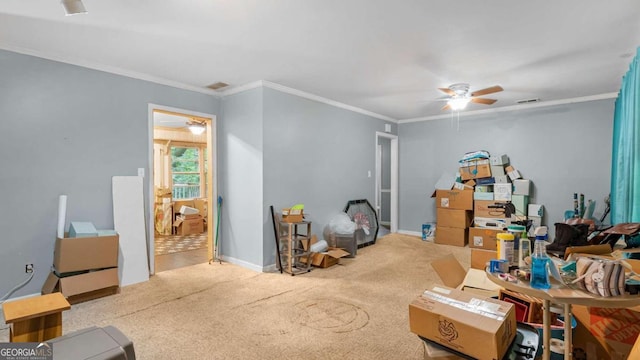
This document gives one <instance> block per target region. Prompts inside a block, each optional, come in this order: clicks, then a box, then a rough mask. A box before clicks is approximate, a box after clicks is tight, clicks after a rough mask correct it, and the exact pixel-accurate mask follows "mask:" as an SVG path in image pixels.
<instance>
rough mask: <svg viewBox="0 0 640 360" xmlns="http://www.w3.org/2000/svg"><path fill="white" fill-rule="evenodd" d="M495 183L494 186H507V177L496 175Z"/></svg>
mask: <svg viewBox="0 0 640 360" xmlns="http://www.w3.org/2000/svg"><path fill="white" fill-rule="evenodd" d="M494 179H495V181H494V182H495V183H496V184H508V183H509V177H508V176H507V175H496V176H495V178H494Z"/></svg>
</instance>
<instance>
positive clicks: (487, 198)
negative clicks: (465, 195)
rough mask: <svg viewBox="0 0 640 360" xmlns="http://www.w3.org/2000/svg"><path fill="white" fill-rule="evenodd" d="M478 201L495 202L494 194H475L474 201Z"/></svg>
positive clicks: (477, 192)
mask: <svg viewBox="0 0 640 360" xmlns="http://www.w3.org/2000/svg"><path fill="white" fill-rule="evenodd" d="M478 200H485V201H493V192H479V191H476V192H474V193H473V201H474V202H476V201H478Z"/></svg>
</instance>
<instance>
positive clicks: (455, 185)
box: [453, 182, 473, 190]
mask: <svg viewBox="0 0 640 360" xmlns="http://www.w3.org/2000/svg"><path fill="white" fill-rule="evenodd" d="M453 188H454V189H456V190H467V189H468V190H473V186H471V185H467V184H465V183H461V182H455V183H453Z"/></svg>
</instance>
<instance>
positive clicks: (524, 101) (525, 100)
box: [516, 98, 540, 104]
mask: <svg viewBox="0 0 640 360" xmlns="http://www.w3.org/2000/svg"><path fill="white" fill-rule="evenodd" d="M538 101H540V99H539V98H534V99H524V100H518V101H516V104H530V103H535V102H538Z"/></svg>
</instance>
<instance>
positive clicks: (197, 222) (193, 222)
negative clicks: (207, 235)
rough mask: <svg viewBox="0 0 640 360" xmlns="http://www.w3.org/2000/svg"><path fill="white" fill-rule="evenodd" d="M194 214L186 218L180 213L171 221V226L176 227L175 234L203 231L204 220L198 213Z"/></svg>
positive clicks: (183, 234)
mask: <svg viewBox="0 0 640 360" xmlns="http://www.w3.org/2000/svg"><path fill="white" fill-rule="evenodd" d="M195 216H196V217H195V218H187V217H185V216H182V215H180V216H178V217H177V218H176V221H175V222H174V223H173V226H175V228H176V234H178V235H181V236H185V235H193V234H202V233H203V232H204V220H203V219H202V216H200V215H195Z"/></svg>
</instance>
